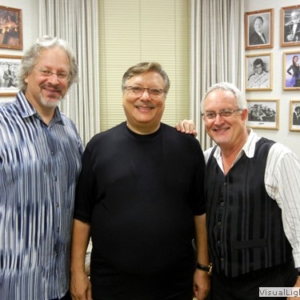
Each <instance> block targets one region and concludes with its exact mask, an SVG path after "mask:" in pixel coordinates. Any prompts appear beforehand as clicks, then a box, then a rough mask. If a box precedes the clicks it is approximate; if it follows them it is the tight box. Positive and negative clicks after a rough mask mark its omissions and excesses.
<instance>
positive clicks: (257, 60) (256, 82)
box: [246, 53, 272, 90]
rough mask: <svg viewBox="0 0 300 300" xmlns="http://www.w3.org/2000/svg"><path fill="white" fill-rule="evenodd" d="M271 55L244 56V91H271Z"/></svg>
mask: <svg viewBox="0 0 300 300" xmlns="http://www.w3.org/2000/svg"><path fill="white" fill-rule="evenodd" d="M271 65H272V54H271V53H269V54H268V53H266V54H261V55H247V56H246V89H247V90H251V89H264V90H271V89H272V73H271Z"/></svg>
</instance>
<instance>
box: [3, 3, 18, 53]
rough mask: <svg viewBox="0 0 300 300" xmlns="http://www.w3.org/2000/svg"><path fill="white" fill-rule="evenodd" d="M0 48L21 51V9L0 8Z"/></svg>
mask: <svg viewBox="0 0 300 300" xmlns="http://www.w3.org/2000/svg"><path fill="white" fill-rule="evenodd" d="M0 48H7V49H17V50H22V49H23V30H22V10H21V9H17V8H12V7H7V6H0Z"/></svg>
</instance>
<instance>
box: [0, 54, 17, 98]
mask: <svg viewBox="0 0 300 300" xmlns="http://www.w3.org/2000/svg"><path fill="white" fill-rule="evenodd" d="M21 59H22V56H15V55H0V97H1V96H14V95H15V94H16V93H17V92H18V71H19V67H20V64H21Z"/></svg>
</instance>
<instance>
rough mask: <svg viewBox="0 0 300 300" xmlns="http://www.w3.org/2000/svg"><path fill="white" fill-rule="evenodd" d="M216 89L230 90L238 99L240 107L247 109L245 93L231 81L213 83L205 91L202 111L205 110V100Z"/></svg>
mask: <svg viewBox="0 0 300 300" xmlns="http://www.w3.org/2000/svg"><path fill="white" fill-rule="evenodd" d="M215 90H223V91H228V92H231V93H232V94H233V95H234V97H235V100H236V105H237V107H238V108H240V109H247V108H248V107H247V102H246V99H245V97H244V95H243V93H242V92H241V91H240V90H239V89H238V88H237V87H236V86H235V85H234V84H232V83H229V82H219V83H216V84H214V85H212V86H211V87H210V88H209V89H208V90H207V91H206V93H205V95H204V97H203V98H202V100H201V111H202V112H203V108H204V101H205V99H206V98H207V96H208V95H209V94H210V93H211V92H212V91H215Z"/></svg>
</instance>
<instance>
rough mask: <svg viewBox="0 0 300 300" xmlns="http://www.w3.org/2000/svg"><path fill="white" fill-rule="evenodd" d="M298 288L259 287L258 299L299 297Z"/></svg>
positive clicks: (299, 289) (299, 290)
mask: <svg viewBox="0 0 300 300" xmlns="http://www.w3.org/2000/svg"><path fill="white" fill-rule="evenodd" d="M299 296H300V288H295V287H290V288H289V287H276V288H274V287H260V288H259V297H266V298H271V297H274V298H276V297H291V298H293V297H295V298H296V297H299Z"/></svg>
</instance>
